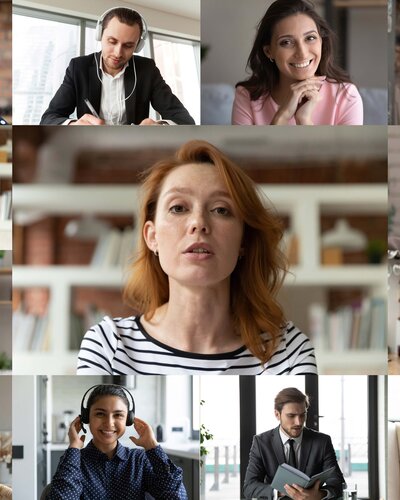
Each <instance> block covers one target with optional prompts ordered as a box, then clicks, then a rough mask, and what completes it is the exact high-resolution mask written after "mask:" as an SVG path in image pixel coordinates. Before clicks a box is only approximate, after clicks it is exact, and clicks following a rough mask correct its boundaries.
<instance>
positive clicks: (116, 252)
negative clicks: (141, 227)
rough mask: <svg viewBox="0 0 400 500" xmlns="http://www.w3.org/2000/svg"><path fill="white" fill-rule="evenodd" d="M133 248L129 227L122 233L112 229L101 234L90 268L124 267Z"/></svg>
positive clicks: (131, 233) (132, 234)
mask: <svg viewBox="0 0 400 500" xmlns="http://www.w3.org/2000/svg"><path fill="white" fill-rule="evenodd" d="M133 248H134V231H133V228H132V227H130V226H127V227H125V228H124V229H123V230H122V231H121V230H119V229H117V228H113V229H110V230H109V231H108V232H106V233H105V234H103V235H102V236H101V237H100V238H99V240H98V242H97V245H96V248H95V250H94V252H93V256H92V260H91V266H95V267H116V266H118V267H121V266H125V265H126V264H127V262H128V260H129V257H130V255H131V253H132V251H133Z"/></svg>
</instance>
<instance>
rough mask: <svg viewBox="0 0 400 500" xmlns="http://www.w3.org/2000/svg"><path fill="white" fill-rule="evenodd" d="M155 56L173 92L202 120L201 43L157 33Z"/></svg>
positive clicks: (195, 118) (155, 36)
mask: <svg viewBox="0 0 400 500" xmlns="http://www.w3.org/2000/svg"><path fill="white" fill-rule="evenodd" d="M151 39H152V46H153V53H154V60H155V61H156V64H157V66H158V68H159V69H160V71H161V74H162V76H163V77H164V80H165V81H166V82H167V83H168V85H169V86H170V87H171V89H172V92H173V93H174V94H175V95H176V96H177V97H178V99H179V100H180V101H182V102H183V103H184V105H185V107H186V109H187V110H188V111H189V113H190V115H191V116H192V117H193V119H194V121H195V122H196V123H197V124H199V123H200V70H199V61H200V43H199V42H195V41H191V40H183V39H181V38H174V37H170V36H165V35H159V34H156V33H154V34H153V35H152V37H151Z"/></svg>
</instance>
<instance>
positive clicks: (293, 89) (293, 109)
mask: <svg viewBox="0 0 400 500" xmlns="http://www.w3.org/2000/svg"><path fill="white" fill-rule="evenodd" d="M324 80H325V77H324V76H313V77H311V78H307V79H306V80H301V81H300V82H296V83H292V84H291V85H290V87H289V91H288V93H287V95H286V96H285V98H284V99H283V102H282V104H281V105H280V107H279V110H278V111H277V112H276V114H275V116H274V118H273V119H272V122H271V125H287V124H288V123H289V121H290V120H291V119H292V118H295V119H296V123H297V124H299V125H306V124H307V123H302V122H300V121H299V120H305V121H308V120H310V119H311V114H312V111H313V110H314V107H315V104H316V102H318V100H317V98H318V92H319V89H320V88H321V85H322V84H323V81H324ZM304 99H307V101H312V103H310V105H309V106H308V107H306V109H305V110H304V111H303V112H301V113H300V115H299V118H297V113H298V111H300V109H301V108H303V107H304V106H305V105H306V104H308V102H306V103H303V104H301V103H302V101H303V100H304ZM311 124H312V123H309V125H311Z"/></svg>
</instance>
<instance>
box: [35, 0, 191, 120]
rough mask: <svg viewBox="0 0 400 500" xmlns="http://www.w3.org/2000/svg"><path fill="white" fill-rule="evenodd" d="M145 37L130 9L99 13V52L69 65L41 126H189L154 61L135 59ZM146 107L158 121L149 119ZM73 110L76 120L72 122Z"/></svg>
mask: <svg viewBox="0 0 400 500" xmlns="http://www.w3.org/2000/svg"><path fill="white" fill-rule="evenodd" d="M147 34H148V30H147V24H146V21H145V20H144V19H143V17H142V16H141V15H140V14H139V13H138V12H136V11H135V10H132V9H128V8H125V7H115V8H112V9H109V10H107V11H106V12H104V13H103V14H102V16H101V17H100V19H99V20H98V22H97V26H96V40H97V41H99V42H101V52H98V53H94V54H89V55H87V56H81V57H76V58H74V59H72V60H71V62H70V64H69V66H68V68H67V71H66V73H65V77H64V81H63V83H62V85H61V86H60V88H59V89H58V90H57V92H56V94H55V96H54V97H53V99H52V100H51V101H50V104H49V107H48V109H47V110H46V111H45V113H44V114H43V116H42V119H41V122H40V123H41V125H61V124H63V125H69V124H71V125H125V124H136V125H158V124H173V123H174V124H189V125H190V124H194V120H193V118H192V117H191V116H190V115H189V113H188V112H187V110H186V109H185V107H184V106H183V104H182V103H181V102H180V101H179V99H178V98H177V97H176V96H175V95H174V94H173V93H172V91H171V89H170V87H169V86H168V85H167V84H166V83H165V81H164V80H163V78H162V76H161V74H160V71H159V69H158V68H157V66H156V65H155V63H154V61H153V60H152V59H149V58H147V57H141V56H137V55H134V54H136V53H137V52H140V50H142V48H143V47H144V43H145V40H146V38H147ZM150 104H151V105H152V106H153V108H154V109H155V110H156V111H157V112H158V113H159V114H160V115H161V116H162V118H163V120H162V121H161V122H156V121H154V120H152V119H150V118H149V107H150ZM75 109H76V112H77V116H78V119H77V120H71V119H70V115H71V114H72V113H73V112H74V110H75ZM164 122H165V123H164Z"/></svg>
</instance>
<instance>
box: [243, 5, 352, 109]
mask: <svg viewBox="0 0 400 500" xmlns="http://www.w3.org/2000/svg"><path fill="white" fill-rule="evenodd" d="M296 14H305V15H306V16H308V17H310V18H311V19H312V20H313V21H314V22H315V24H316V26H317V29H318V33H319V35H320V37H321V39H322V49H321V61H320V63H319V66H318V69H317V71H316V74H317V75H324V76H326V78H327V79H328V80H330V81H333V82H337V83H345V82H348V83H351V80H350V77H349V75H348V74H347V72H346V71H344V70H343V69H342V68H340V67H339V66H337V65H336V64H335V62H334V60H333V45H334V39H335V35H334V33H333V31H332V30H331V28H330V27H329V26H328V24H327V22H326V21H325V20H324V19H323V18H322V17H321V16H320V15H318V14H317V12H316V11H315V8H314V5H313V4H312V3H311V2H309V1H307V0H276V1H275V2H274V3H272V4H271V6H270V7H269V8H268V10H267V12H266V13H265V15H264V17H263V18H262V19H261V21H260V23H259V25H258V28H257V35H256V38H255V40H254V45H253V48H252V50H251V52H250V56H249V59H248V61H247V69H249V70H250V71H251V72H252V75H251V76H250V78H248V79H247V80H244V81H242V82H239V83H237V84H236V87H237V86H239V85H241V86H242V87H244V88H245V89H247V91H248V92H249V94H250V98H251V100H252V101H256V100H257V99H259V98H260V97H262V96H265V97H267V96H268V95H270V94H271V92H272V90H273V89H274V88H275V87H276V85H277V84H278V82H279V69H278V68H277V66H276V64H275V63H273V62H271V61H270V60H269V58H268V57H267V56H266V55H265V53H264V47H265V46H267V45H270V44H271V39H272V34H273V31H274V28H275V26H276V24H277V23H278V22H279V21H281V20H282V19H285V18H286V17H289V16H293V15H296Z"/></svg>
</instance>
